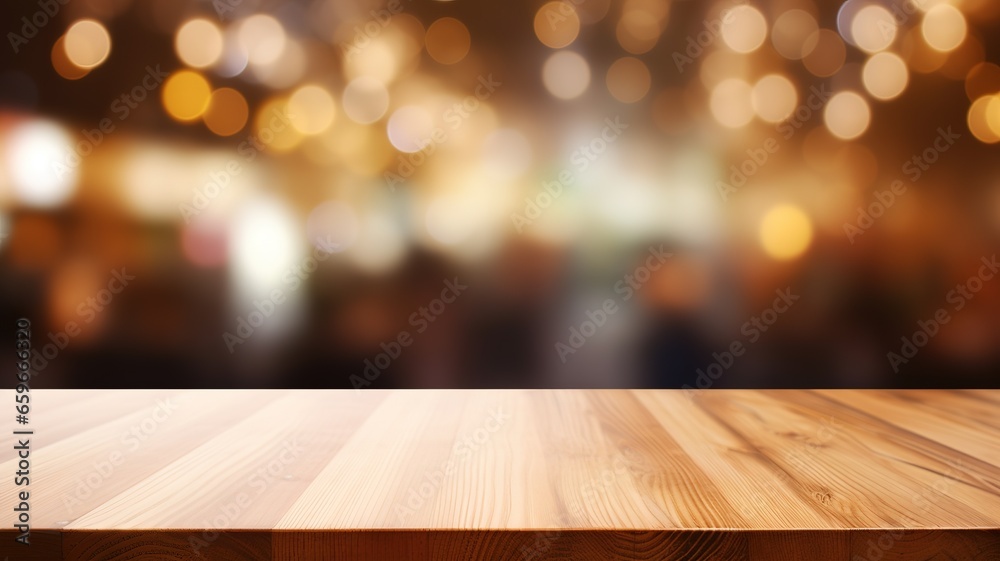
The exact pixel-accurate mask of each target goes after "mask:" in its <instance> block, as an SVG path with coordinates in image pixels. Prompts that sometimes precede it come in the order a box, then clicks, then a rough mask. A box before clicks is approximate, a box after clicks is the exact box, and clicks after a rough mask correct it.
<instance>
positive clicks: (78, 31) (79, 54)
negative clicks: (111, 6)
mask: <svg viewBox="0 0 1000 561" xmlns="http://www.w3.org/2000/svg"><path fill="white" fill-rule="evenodd" d="M63 38H64V42H63V47H64V48H65V50H66V57H67V58H68V59H69V61H70V62H72V63H73V64H75V65H76V66H79V67H80V68H95V67H97V66H100V64H101V63H103V62H104V61H105V60H107V58H108V55H110V54H111V35H109V34H108V30H107V29H105V28H104V26H103V25H101V24H100V22H97V21H95V20H92V19H82V20H79V21H77V22H75V23H74V24H73V25H71V26H70V27H69V29H67V30H66V35H64V36H63Z"/></svg>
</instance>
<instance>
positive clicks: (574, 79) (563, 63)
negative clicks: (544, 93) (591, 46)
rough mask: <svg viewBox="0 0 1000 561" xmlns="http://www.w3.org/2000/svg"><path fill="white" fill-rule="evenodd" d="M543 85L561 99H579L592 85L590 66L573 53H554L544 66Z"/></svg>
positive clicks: (585, 60)
mask: <svg viewBox="0 0 1000 561" xmlns="http://www.w3.org/2000/svg"><path fill="white" fill-rule="evenodd" d="M542 83H543V84H545V89H546V90H548V92H549V93H550V94H552V95H554V96H555V97H558V98H559V99H573V98H575V97H579V96H580V95H581V94H583V92H585V91H586V90H587V87H588V86H589V85H590V65H589V64H587V59H585V58H583V57H582V56H580V55H579V54H578V53H575V52H573V51H559V52H556V53H552V54H551V55H549V58H548V59H546V60H545V64H544V65H543V66H542Z"/></svg>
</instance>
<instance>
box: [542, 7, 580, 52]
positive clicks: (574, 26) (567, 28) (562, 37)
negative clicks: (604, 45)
mask: <svg viewBox="0 0 1000 561" xmlns="http://www.w3.org/2000/svg"><path fill="white" fill-rule="evenodd" d="M579 34H580V18H579V17H578V16H577V14H576V10H575V9H574V8H573V5H572V4H570V3H569V2H564V1H557V2H549V3H547V4H544V5H543V6H542V7H541V8H539V9H538V11H537V12H535V36H536V37H538V40H539V41H541V42H542V44H543V45H545V46H546V47H551V48H553V49H560V48H562V47H565V46H567V45H569V44H571V43H572V42H573V41H575V40H576V37H577V35H579Z"/></svg>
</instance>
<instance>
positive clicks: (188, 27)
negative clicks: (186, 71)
mask: <svg viewBox="0 0 1000 561" xmlns="http://www.w3.org/2000/svg"><path fill="white" fill-rule="evenodd" d="M222 47H223V40H222V31H221V30H220V29H219V26H218V25H216V24H214V23H212V22H210V21H208V20H207V19H203V18H195V19H192V20H188V21H187V22H186V23H184V25H182V26H181V27H180V29H178V30H177V35H176V36H175V37H174V50H175V51H177V56H178V57H180V59H181V60H182V61H183V62H184V64H187V65H188V66H193V67H195V68H205V67H206V66H211V65H213V64H215V63H216V62H217V61H218V60H219V58H220V57H221V56H222Z"/></svg>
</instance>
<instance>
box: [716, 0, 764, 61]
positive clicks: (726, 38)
mask: <svg viewBox="0 0 1000 561" xmlns="http://www.w3.org/2000/svg"><path fill="white" fill-rule="evenodd" d="M721 34H722V41H723V42H724V43H725V44H726V45H727V46H728V47H729V48H730V49H732V50H734V51H736V52H739V53H750V52H753V51H756V50H757V49H758V48H760V46H761V45H762V44H764V40H765V39H766V38H767V20H765V19H764V14H762V13H760V10H758V9H757V8H754V7H753V6H750V5H749V4H739V5H737V6H735V7H734V8H732V9H730V10H729V12H728V13H727V14H726V17H724V18H723V20H722V29H721Z"/></svg>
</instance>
